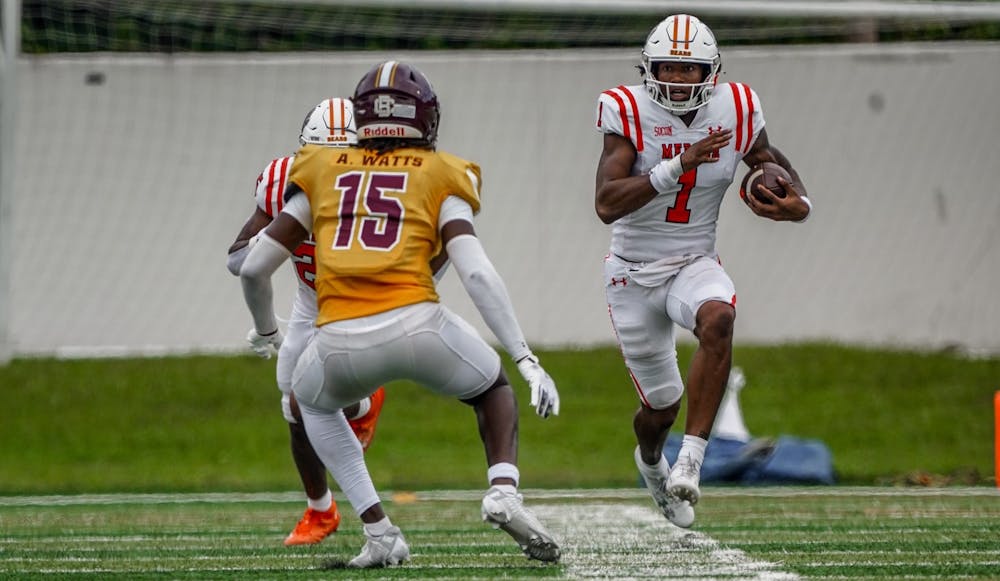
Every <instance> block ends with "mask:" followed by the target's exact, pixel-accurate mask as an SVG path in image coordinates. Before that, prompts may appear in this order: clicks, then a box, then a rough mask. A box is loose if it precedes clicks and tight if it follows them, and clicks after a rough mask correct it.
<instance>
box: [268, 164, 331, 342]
mask: <svg viewBox="0 0 1000 581" xmlns="http://www.w3.org/2000/svg"><path fill="white" fill-rule="evenodd" d="M293 161H295V157H294V156H288V157H279V158H277V159H274V160H272V161H271V162H270V163H269V164H267V166H266V167H265V168H264V171H262V172H261V173H260V175H259V176H257V189H256V192H255V196H256V199H257V207H258V208H260V210H261V211H262V212H264V213H265V214H267V215H268V216H270V217H271V219H272V220H273V219H274V218H276V217H277V216H278V214H280V213H281V210H282V209H283V208H284V207H285V198H284V193H285V188H286V187H287V186H288V184H289V181H288V175H289V174H290V173H291V171H292V162H293ZM292 265H293V266H294V267H295V274H296V276H297V278H298V282H299V287H298V291H297V293H296V295H295V304H294V305H293V306H292V314H291V317H290V320H291V321H296V320H300V321H305V320H308V321H310V322H315V321H316V315H317V313H318V311H317V308H316V287H315V281H316V244H315V243H314V242H313V239H312V236H310V237H309V240H306V241H305V242H303V243H302V244H300V245H299V246H298V248H296V249H295V252H293V253H292Z"/></svg>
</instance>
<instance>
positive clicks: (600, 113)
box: [597, 101, 604, 127]
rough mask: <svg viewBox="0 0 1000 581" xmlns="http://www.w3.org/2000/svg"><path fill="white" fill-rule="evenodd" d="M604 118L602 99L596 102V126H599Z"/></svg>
mask: <svg viewBox="0 0 1000 581" xmlns="http://www.w3.org/2000/svg"><path fill="white" fill-rule="evenodd" d="M603 119H604V101H601V102H600V103H598V104H597V126H598V127H601V121H602V120H603Z"/></svg>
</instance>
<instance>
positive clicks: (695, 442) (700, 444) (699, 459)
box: [677, 434, 708, 466]
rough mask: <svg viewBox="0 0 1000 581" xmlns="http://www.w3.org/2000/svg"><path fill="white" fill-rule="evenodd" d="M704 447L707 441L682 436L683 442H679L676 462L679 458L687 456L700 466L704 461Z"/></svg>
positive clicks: (695, 437)
mask: <svg viewBox="0 0 1000 581" xmlns="http://www.w3.org/2000/svg"><path fill="white" fill-rule="evenodd" d="M706 446H708V440H706V439H704V438H699V437H698V436H690V435H688V434H684V441H683V442H681V451H680V452H679V453H678V454H677V460H678V462H679V461H680V459H681V458H683V457H684V456H687V457H688V458H690V459H691V460H692V461H694V462H696V463H697V464H698V465H699V466H700V465H701V464H702V463H703V462H704V461H705V447H706Z"/></svg>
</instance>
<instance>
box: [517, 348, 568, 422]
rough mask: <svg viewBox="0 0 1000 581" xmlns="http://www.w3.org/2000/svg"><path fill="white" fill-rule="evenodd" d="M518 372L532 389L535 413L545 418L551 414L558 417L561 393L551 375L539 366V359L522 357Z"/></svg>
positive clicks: (532, 402) (518, 364) (532, 403)
mask: <svg viewBox="0 0 1000 581" xmlns="http://www.w3.org/2000/svg"><path fill="white" fill-rule="evenodd" d="M517 370H518V371H520V372H521V377H523V378H524V380H525V381H527V382H528V386H529V387H531V405H532V407H534V408H535V413H537V414H538V415H540V416H542V417H543V418H547V417H549V415H550V414H552V415H557V416H558V415H559V391H557V390H556V384H555V382H554V381H552V378H551V377H549V374H548V373H546V372H545V370H544V369H542V366H541V365H539V364H538V358H537V357H535V356H534V355H528V356H527V357H522V358H521V360H520V361H518V362H517Z"/></svg>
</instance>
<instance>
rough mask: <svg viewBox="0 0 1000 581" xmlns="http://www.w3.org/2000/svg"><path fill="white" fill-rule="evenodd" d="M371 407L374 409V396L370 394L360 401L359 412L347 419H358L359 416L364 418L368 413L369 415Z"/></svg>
mask: <svg viewBox="0 0 1000 581" xmlns="http://www.w3.org/2000/svg"><path fill="white" fill-rule="evenodd" d="M371 409H372V398H371V396H368V397H366V398H365V399H363V400H361V401H359V402H358V413H356V414H354V415H353V416H351V417H349V418H347V419H349V420H356V419H359V418H363V417H365V416H366V415H368V412H370V411H371Z"/></svg>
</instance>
